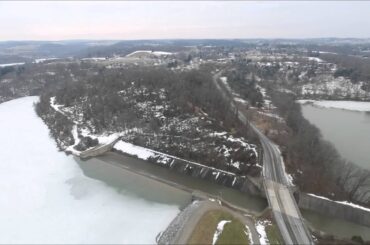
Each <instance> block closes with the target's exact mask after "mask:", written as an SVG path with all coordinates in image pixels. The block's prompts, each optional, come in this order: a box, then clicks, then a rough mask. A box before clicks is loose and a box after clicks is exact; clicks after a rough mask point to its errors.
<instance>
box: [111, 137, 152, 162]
mask: <svg viewBox="0 0 370 245" xmlns="http://www.w3.org/2000/svg"><path fill="white" fill-rule="evenodd" d="M114 149H116V150H119V151H122V152H124V153H127V154H129V155H134V156H137V157H138V158H140V159H143V160H148V159H149V158H150V157H154V156H155V154H154V153H153V152H151V151H149V150H148V149H146V148H144V147H141V146H136V145H134V144H131V143H128V142H124V141H121V140H120V141H119V142H117V143H116V144H115V145H114Z"/></svg>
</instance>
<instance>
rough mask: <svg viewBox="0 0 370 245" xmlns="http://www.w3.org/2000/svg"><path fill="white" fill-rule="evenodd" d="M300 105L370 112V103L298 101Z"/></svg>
mask: <svg viewBox="0 0 370 245" xmlns="http://www.w3.org/2000/svg"><path fill="white" fill-rule="evenodd" d="M298 102H299V103H300V104H306V103H309V104H312V105H314V106H317V107H323V108H336V109H343V110H351V111H370V102H362V101H345V100H298Z"/></svg>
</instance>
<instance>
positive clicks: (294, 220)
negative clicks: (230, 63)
mask: <svg viewBox="0 0 370 245" xmlns="http://www.w3.org/2000/svg"><path fill="white" fill-rule="evenodd" d="M220 74H221V72H218V73H216V74H215V75H214V76H213V81H214V83H215V85H216V87H217V88H218V89H219V90H220V91H221V93H222V95H223V97H224V98H225V99H227V100H229V101H230V106H231V109H232V110H233V111H235V112H236V113H237V115H238V118H239V120H240V121H241V122H242V123H243V124H245V125H246V126H249V127H251V128H252V129H253V130H254V131H255V132H256V134H257V135H258V137H259V139H260V142H261V145H262V148H263V177H264V187H265V192H266V197H267V199H268V202H269V205H270V207H271V209H272V212H273V215H274V218H275V221H276V223H277V225H278V227H279V230H280V233H281V235H282V237H283V239H284V243H285V244H313V241H312V238H311V234H310V232H309V230H308V228H307V226H306V225H305V222H304V220H303V218H302V215H301V213H300V211H299V208H298V206H297V203H296V201H295V199H294V198H293V194H292V191H291V189H290V186H289V184H288V181H287V177H286V174H285V169H284V165H283V164H284V162H283V160H282V157H281V153H280V150H279V148H278V146H277V145H276V144H274V143H273V142H272V141H271V140H269V139H268V138H267V137H266V136H265V135H264V134H263V133H261V132H260V131H259V130H258V129H257V128H256V127H255V126H254V125H253V124H251V123H249V122H248V120H247V116H246V115H247V114H246V111H245V110H244V109H243V107H242V106H240V105H239V104H238V103H236V102H235V101H234V100H233V96H232V91H230V88H229V87H228V86H227V85H225V84H220V83H219V77H220Z"/></svg>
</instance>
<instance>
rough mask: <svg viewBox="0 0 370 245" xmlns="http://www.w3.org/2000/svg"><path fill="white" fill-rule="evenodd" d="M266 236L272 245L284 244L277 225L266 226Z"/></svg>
mask: <svg viewBox="0 0 370 245" xmlns="http://www.w3.org/2000/svg"><path fill="white" fill-rule="evenodd" d="M266 235H267V238H268V239H269V242H270V244H284V243H283V242H282V241H283V239H282V238H281V235H280V231H279V229H278V227H277V226H276V225H275V224H271V225H268V226H266Z"/></svg>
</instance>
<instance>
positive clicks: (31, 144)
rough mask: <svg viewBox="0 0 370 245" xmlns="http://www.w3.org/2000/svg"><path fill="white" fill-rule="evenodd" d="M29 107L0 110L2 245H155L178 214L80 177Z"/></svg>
mask: <svg viewBox="0 0 370 245" xmlns="http://www.w3.org/2000/svg"><path fill="white" fill-rule="evenodd" d="M35 101H37V97H25V98H21V99H17V100H12V101H9V102H6V103H2V104H0V135H1V139H2V140H1V141H0V146H1V148H0V149H1V154H0V190H1V195H0V217H1V218H0V230H1V235H0V243H37V244H39V243H75V244H76V243H100V244H107V243H130V244H132V243H141V244H149V243H151V244H152V243H155V237H156V235H157V234H158V233H159V232H160V231H163V230H165V228H166V226H167V225H168V224H169V223H170V222H171V220H172V219H173V218H174V217H175V216H176V215H177V214H178V212H179V208H178V207H177V206H170V205H164V204H158V203H153V202H149V201H146V200H144V199H140V198H139V197H133V196H125V195H123V194H120V193H118V192H117V191H116V190H114V189H112V188H110V187H109V186H107V185H106V184H104V183H103V182H100V181H97V180H94V179H91V178H88V177H86V176H84V175H83V173H82V170H81V169H80V168H79V166H78V164H77V163H76V162H75V161H74V160H73V158H72V157H67V156H66V155H65V154H64V153H62V152H58V150H57V147H56V144H55V143H54V141H53V140H52V139H51V138H50V137H49V131H48V129H47V127H46V126H45V125H44V124H43V122H42V121H41V119H39V118H38V117H37V115H36V114H35V112H34V109H33V106H32V105H33V103H34V102H35Z"/></svg>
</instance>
